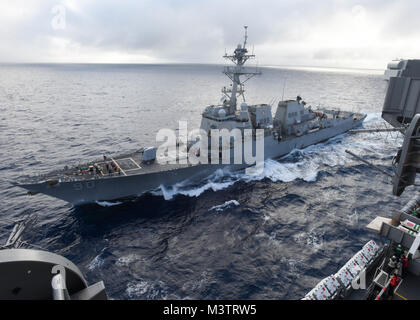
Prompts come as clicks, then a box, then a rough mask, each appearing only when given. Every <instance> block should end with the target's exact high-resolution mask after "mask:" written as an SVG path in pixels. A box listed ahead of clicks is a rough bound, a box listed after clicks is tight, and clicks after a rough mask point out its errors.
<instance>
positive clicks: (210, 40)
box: [0, 0, 420, 68]
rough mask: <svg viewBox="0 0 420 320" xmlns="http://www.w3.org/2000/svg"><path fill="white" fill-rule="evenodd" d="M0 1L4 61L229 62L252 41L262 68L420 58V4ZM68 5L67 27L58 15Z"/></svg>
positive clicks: (413, 0)
mask: <svg viewBox="0 0 420 320" xmlns="http://www.w3.org/2000/svg"><path fill="white" fill-rule="evenodd" d="M29 3H30V4H28V1H23V0H17V1H6V3H5V4H0V19H1V21H2V25H3V28H2V30H0V60H1V61H30V62H36V61H61V62H73V61H76V62H81V61H82V62H104V61H108V60H109V61H110V62H119V61H120V62H127V61H129V62H140V63H141V62H144V61H145V62H150V61H157V62H159V61H170V62H194V63H197V62H202V63H220V62H222V59H221V57H220V56H221V55H222V54H223V53H224V50H225V48H227V49H228V50H231V49H232V48H234V47H235V46H236V44H237V43H239V42H240V41H242V26H243V25H245V24H246V25H248V26H249V42H250V43H251V45H252V44H253V45H254V46H255V52H256V54H258V57H259V61H260V63H263V64H274V65H323V66H339V67H342V66H349V67H359V66H360V67H372V68H375V67H379V68H381V67H383V66H384V64H386V62H387V61H388V60H390V59H392V58H394V57H396V56H404V57H417V58H419V57H420V45H419V44H418V42H417V41H415V39H419V36H420V20H419V19H418V18H417V16H416V14H417V12H419V9H420V4H418V1H417V0H405V1H391V0H369V1H367V0H363V1H352V0H350V1H344V0H325V1H318V2H314V1H312V0H311V1H309V0H287V1H278V0H260V1H255V0H253V1H251V0H242V1H221V0H159V1H149V0H146V1H139V0H126V1H116V0H114V1H112V0H88V1H86V0H84V1H81V0H67V1H61V2H60V1H50V0H42V1H41V0H34V1H31V2H29ZM57 4H61V5H63V6H64V7H65V8H66V28H65V29H64V30H54V29H53V28H52V27H51V20H52V18H53V16H54V15H53V13H52V12H51V9H52V8H53V7H54V6H55V5H57Z"/></svg>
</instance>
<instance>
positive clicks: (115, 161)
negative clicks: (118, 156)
mask: <svg viewBox="0 0 420 320" xmlns="http://www.w3.org/2000/svg"><path fill="white" fill-rule="evenodd" d="M111 160H112V161H113V162H114V163H115V164H116V165H117V166H118V167H119V168H120V170H121V172H122V173H123V174H124V175H125V176H126V175H127V174H126V173H125V172H124V170H123V169H122V168H121V167H120V165H119V164H118V162H117V161H115V160H114V159H112V158H111Z"/></svg>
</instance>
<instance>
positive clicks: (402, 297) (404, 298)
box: [394, 292, 408, 300]
mask: <svg viewBox="0 0 420 320" xmlns="http://www.w3.org/2000/svg"><path fill="white" fill-rule="evenodd" d="M394 293H395V294H396V295H397V296H399V297H400V298H401V299H403V300H408V299H407V298H406V297H404V296H402V295H400V294H399V293H398V292H394Z"/></svg>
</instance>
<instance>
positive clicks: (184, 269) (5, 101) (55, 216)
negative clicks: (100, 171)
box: [0, 64, 413, 299]
mask: <svg viewBox="0 0 420 320" xmlns="http://www.w3.org/2000/svg"><path fill="white" fill-rule="evenodd" d="M221 71H222V66H217V65H74V64H69V65H65V64H63V65H59V64H52V65H48V64H44V65H1V66H0V147H1V149H0V150H1V151H0V229H1V230H0V231H1V234H0V241H2V242H4V241H5V240H6V239H7V236H8V234H9V232H10V230H11V228H12V221H13V220H16V219H21V218H23V217H24V216H26V215H28V214H37V215H38V219H39V222H38V225H37V226H36V228H35V229H34V230H33V234H31V235H33V237H34V238H33V241H32V243H33V244H35V245H38V246H41V247H43V248H45V249H48V250H51V251H53V252H56V253H58V254H62V255H64V256H65V257H67V258H69V259H71V260H72V261H73V262H74V263H76V264H77V265H78V266H79V268H80V269H81V271H82V272H83V273H84V274H85V275H86V277H87V280H88V282H89V283H92V282H95V281H99V280H103V281H104V282H105V286H106V288H107V292H108V295H109V297H110V298H113V299H300V298H302V297H303V296H304V295H305V294H306V293H307V292H308V291H309V290H310V289H312V287H313V286H314V285H316V284H317V283H318V281H319V280H321V279H323V278H324V277H326V276H328V275H330V274H332V273H335V272H336V271H338V269H339V268H340V267H341V266H342V265H343V264H344V263H345V262H346V261H347V260H348V259H349V258H351V256H352V255H353V254H355V253H356V252H357V251H358V250H360V248H361V247H362V246H363V245H364V243H365V242H366V241H368V240H370V239H372V238H373V239H375V236H374V235H373V234H371V233H369V232H368V231H367V230H366V229H365V226H366V224H367V223H369V222H370V220H371V219H372V218H373V217H375V216H376V215H383V216H390V215H391V214H392V212H393V211H394V210H397V209H398V208H400V207H401V206H403V205H404V203H405V202H406V201H407V199H409V198H410V197H411V196H412V195H413V190H412V189H411V188H408V189H407V192H405V193H404V194H403V196H402V197H401V198H397V197H394V196H392V186H391V184H390V179H389V178H388V177H386V176H384V175H383V174H382V173H380V172H377V171H375V170H373V169H371V168H370V167H368V166H366V165H365V164H363V163H360V162H358V161H357V160H355V159H352V158H350V157H349V155H347V154H346V153H345V149H349V150H352V151H353V152H355V153H357V154H359V155H361V156H363V157H364V158H365V159H367V160H369V161H371V162H373V163H375V164H377V165H379V166H380V167H381V168H384V169H386V170H389V172H391V169H390V163H391V160H392V156H393V155H394V153H395V152H396V146H397V145H398V144H399V143H401V141H402V140H401V137H400V136H398V135H397V134H396V133H375V134H365V133H364V134H358V135H354V134H353V135H352V134H344V135H341V136H338V137H336V138H333V139H331V140H329V141H328V142H326V143H323V144H319V145H316V146H311V147H309V148H306V149H304V150H296V151H294V152H293V153H292V154H290V155H288V156H286V157H284V158H282V159H280V160H268V161H266V163H265V171H264V174H262V175H259V176H252V177H250V176H246V175H245V174H242V173H232V174H228V175H226V176H220V175H213V176H211V177H209V178H208V179H206V180H203V181H202V182H201V183H200V184H198V185H197V184H195V185H191V184H188V182H185V183H182V184H179V185H175V186H169V187H167V188H165V189H162V190H157V191H155V192H153V193H149V194H146V195H144V196H142V197H140V198H138V199H131V200H129V201H126V202H113V203H100V204H92V205H87V206H81V207H73V206H72V205H70V204H68V203H65V202H63V201H61V200H58V199H55V198H50V197H47V196H42V195H37V196H28V195H26V192H25V191H24V190H21V189H19V188H17V187H13V186H12V184H11V182H13V181H14V180H15V179H17V178H18V177H19V176H21V175H26V174H38V173H41V172H48V171H49V170H52V169H55V168H62V167H63V166H65V165H68V164H77V163H79V162H82V161H86V160H94V159H97V158H98V157H101V156H102V154H109V155H112V154H118V153H123V152H130V151H135V150H138V149H139V148H140V147H142V146H150V145H156V142H155V136H156V133H157V132H158V130H159V129H161V128H171V129H176V128H177V127H178V120H188V121H189V122H188V124H189V127H190V128H191V129H193V128H198V126H199V124H200V117H201V112H202V110H203V108H204V107H205V106H206V105H209V104H215V103H217V102H218V101H219V99H220V97H221V91H220V89H221V87H222V86H225V85H228V84H229V82H228V81H227V80H228V79H227V78H226V77H225V76H224V75H223V74H222V72H221ZM262 71H263V74H262V75H261V76H260V77H257V78H254V79H252V80H250V81H248V82H247V87H246V89H247V92H246V98H247V102H248V103H274V104H276V103H277V102H278V101H279V100H280V99H281V98H282V97H284V98H285V99H286V98H294V97H295V96H297V95H300V96H302V97H303V99H304V100H305V101H306V102H307V103H308V104H311V105H312V106H314V107H315V106H317V105H321V106H324V107H334V108H340V109H341V110H350V111H362V112H365V113H367V114H368V116H367V119H366V120H365V122H364V127H366V128H369V127H380V126H385V125H386V124H385V122H384V121H382V120H381V117H380V111H381V109H382V103H383V100H384V96H385V90H386V82H385V81H384V80H383V78H382V76H381V74H380V73H379V72H376V71H363V70H347V71H346V70H318V69H304V68H301V69H285V68H283V69H282V68H263V69H262ZM273 109H274V110H273V112H275V107H274V108H273Z"/></svg>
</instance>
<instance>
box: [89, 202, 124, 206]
mask: <svg viewBox="0 0 420 320" xmlns="http://www.w3.org/2000/svg"><path fill="white" fill-rule="evenodd" d="M95 202H96V204H97V205H99V206H101V207H113V206H118V205H120V204H122V202H119V201H117V202H108V201H95Z"/></svg>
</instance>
